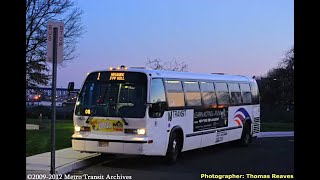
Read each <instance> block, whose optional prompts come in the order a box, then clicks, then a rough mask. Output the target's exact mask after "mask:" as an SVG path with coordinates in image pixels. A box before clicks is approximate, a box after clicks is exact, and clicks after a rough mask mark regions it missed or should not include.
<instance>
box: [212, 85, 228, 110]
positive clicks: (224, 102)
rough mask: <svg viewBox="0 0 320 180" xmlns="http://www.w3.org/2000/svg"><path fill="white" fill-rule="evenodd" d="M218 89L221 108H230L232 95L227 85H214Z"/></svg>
mask: <svg viewBox="0 0 320 180" xmlns="http://www.w3.org/2000/svg"><path fill="white" fill-rule="evenodd" d="M214 84H215V87H216V93H217V100H218V105H219V106H229V104H230V95H229V90H228V86H227V83H220V82H217V83H214Z"/></svg>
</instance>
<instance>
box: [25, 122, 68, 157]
mask: <svg viewBox="0 0 320 180" xmlns="http://www.w3.org/2000/svg"><path fill="white" fill-rule="evenodd" d="M26 122H27V123H30V124H31V123H32V122H34V124H38V123H36V122H37V120H30V119H27V121H26ZM73 131H74V128H73V122H72V120H68V121H59V120H57V121H56V150H59V149H64V148H68V147H71V135H72V134H73ZM50 151H51V126H50V124H49V125H48V126H47V128H40V129H39V130H27V131H26V156H32V155H35V154H40V153H44V152H50Z"/></svg>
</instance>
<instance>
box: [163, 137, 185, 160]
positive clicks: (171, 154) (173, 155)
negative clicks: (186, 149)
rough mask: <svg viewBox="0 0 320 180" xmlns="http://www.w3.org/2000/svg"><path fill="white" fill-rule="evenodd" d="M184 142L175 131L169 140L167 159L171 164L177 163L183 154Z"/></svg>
mask: <svg viewBox="0 0 320 180" xmlns="http://www.w3.org/2000/svg"><path fill="white" fill-rule="evenodd" d="M181 147H182V141H181V137H180V136H179V134H178V133H177V132H176V131H175V132H173V133H172V135H171V136H170V139H169V144H168V149H167V154H166V159H167V161H168V162H169V163H170V164H173V163H175V162H177V159H178V156H179V154H180V152H181Z"/></svg>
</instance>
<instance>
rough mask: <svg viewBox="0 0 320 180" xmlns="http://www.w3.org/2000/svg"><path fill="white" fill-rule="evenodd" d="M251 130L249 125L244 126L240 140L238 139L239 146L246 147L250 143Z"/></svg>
mask: <svg viewBox="0 0 320 180" xmlns="http://www.w3.org/2000/svg"><path fill="white" fill-rule="evenodd" d="M250 132H251V128H250V124H245V126H244V129H243V131H242V135H241V139H239V141H238V143H239V145H240V146H243V147H246V146H248V145H249V144H250V142H251V138H252V137H251V133H250Z"/></svg>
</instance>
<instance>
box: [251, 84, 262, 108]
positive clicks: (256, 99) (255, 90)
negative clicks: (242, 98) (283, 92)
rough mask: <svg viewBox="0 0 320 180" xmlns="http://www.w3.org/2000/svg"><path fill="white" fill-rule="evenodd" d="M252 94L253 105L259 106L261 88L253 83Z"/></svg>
mask: <svg viewBox="0 0 320 180" xmlns="http://www.w3.org/2000/svg"><path fill="white" fill-rule="evenodd" d="M251 93H252V103H253V104H259V103H260V96H259V88H258V85H257V83H256V82H254V83H251Z"/></svg>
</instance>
